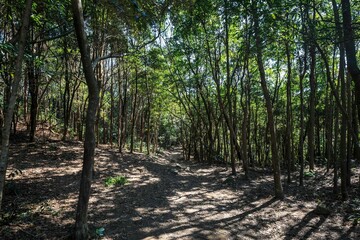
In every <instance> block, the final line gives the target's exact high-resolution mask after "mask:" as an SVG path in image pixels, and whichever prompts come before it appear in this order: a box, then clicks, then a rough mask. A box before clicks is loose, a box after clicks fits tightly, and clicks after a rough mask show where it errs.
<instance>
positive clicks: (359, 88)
mask: <svg viewBox="0 0 360 240" xmlns="http://www.w3.org/2000/svg"><path fill="white" fill-rule="evenodd" d="M341 5H342V15H343V33H344V45H345V49H346V60H347V69H348V71H349V73H350V75H351V78H352V80H353V81H354V84H355V101H356V104H357V106H358V119H359V120H360V111H359V110H360V69H359V67H358V65H357V59H356V49H355V40H354V30H353V27H352V22H351V19H352V17H351V7H350V1H349V0H341Z"/></svg>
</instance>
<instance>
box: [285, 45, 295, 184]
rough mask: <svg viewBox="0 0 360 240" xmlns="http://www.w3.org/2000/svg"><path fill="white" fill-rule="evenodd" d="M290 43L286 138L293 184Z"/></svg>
mask: <svg viewBox="0 0 360 240" xmlns="http://www.w3.org/2000/svg"><path fill="white" fill-rule="evenodd" d="M289 48H290V47H289V42H286V43H285V49H286V59H287V82H286V137H285V139H286V140H285V158H286V162H287V182H288V183H290V182H291V166H292V159H291V158H292V136H291V133H292V131H293V130H292V116H291V115H292V113H291V56H290V49H289Z"/></svg>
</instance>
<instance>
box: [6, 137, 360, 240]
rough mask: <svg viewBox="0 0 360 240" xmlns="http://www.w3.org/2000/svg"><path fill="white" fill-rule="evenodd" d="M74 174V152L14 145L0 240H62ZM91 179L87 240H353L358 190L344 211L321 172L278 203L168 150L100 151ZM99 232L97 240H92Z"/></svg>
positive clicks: (258, 185) (71, 147)
mask: <svg viewBox="0 0 360 240" xmlns="http://www.w3.org/2000/svg"><path fill="white" fill-rule="evenodd" d="M81 166H82V143H80V142H74V141H72V142H61V141H57V140H39V141H37V142H36V143H27V142H26V141H22V140H21V138H20V139H17V140H16V141H15V142H14V143H13V144H12V147H11V159H10V164H9V169H8V175H11V173H14V174H13V175H12V176H10V177H9V178H8V181H7V185H6V186H7V187H6V192H5V199H4V204H3V209H4V211H5V212H4V213H3V215H2V220H1V221H0V239H67V238H68V237H69V233H70V232H71V230H72V227H73V225H74V217H75V209H76V203H77V196H78V189H79V180H80V170H81ZM17 169H19V170H21V172H22V173H20V172H19V171H16V170H17ZM95 169H96V174H95V179H94V181H93V185H92V194H91V199H90V205H89V226H90V231H91V233H92V237H93V238H94V239H130V240H133V239H134V240H136V239H146V240H150V239H154V240H155V239H212V240H217V239H219V240H225V239H285V240H290V239H360V229H359V228H360V227H359V226H358V225H357V224H354V222H355V221H354V220H352V218H360V194H359V188H358V187H353V188H352V189H351V200H349V201H346V202H341V201H340V200H338V199H334V198H332V197H331V196H332V187H331V184H332V173H331V172H330V173H325V171H323V169H319V170H317V171H316V173H315V175H314V176H312V177H309V178H307V179H306V180H305V187H299V186H298V185H297V184H296V183H295V182H296V181H294V183H292V184H285V183H284V191H285V194H286V197H285V199H284V200H282V201H279V200H276V199H274V198H273V197H272V193H273V181H272V176H271V175H270V174H269V173H264V172H261V171H252V172H251V173H250V180H245V179H244V177H243V175H242V174H239V175H238V176H237V177H230V170H227V169H226V168H225V167H224V166H209V165H205V164H200V163H194V162H184V161H182V160H181V155H180V153H179V151H177V150H176V149H175V150H174V151H163V152H162V153H160V154H157V155H155V156H150V157H149V156H147V155H145V154H139V153H133V154H130V153H124V154H119V153H118V152H117V150H116V149H111V148H110V147H109V146H99V147H98V148H97V149H96V162H95ZM357 169H359V167H358V168H357ZM355 174H356V176H354V177H353V179H354V181H355V179H356V181H355V182H354V183H353V185H354V186H359V182H358V179H359V172H357V173H355ZM14 175H15V176H14ZM116 176H125V177H126V178H127V180H128V181H127V183H126V184H125V185H115V186H110V187H106V186H105V179H107V178H108V177H116ZM359 220H360V219H359ZM101 227H103V228H104V229H105V231H104V233H105V234H104V236H102V237H100V236H97V235H96V229H99V228H101Z"/></svg>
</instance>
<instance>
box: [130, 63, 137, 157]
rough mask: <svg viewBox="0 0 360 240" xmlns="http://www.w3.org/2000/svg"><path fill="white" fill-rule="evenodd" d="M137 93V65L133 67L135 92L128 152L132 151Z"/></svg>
mask: <svg viewBox="0 0 360 240" xmlns="http://www.w3.org/2000/svg"><path fill="white" fill-rule="evenodd" d="M137 95H138V71H137V67H135V93H134V105H133V108H132V118H131V133H130V153H133V151H134V138H135V126H136V108H137V97H138V96H137Z"/></svg>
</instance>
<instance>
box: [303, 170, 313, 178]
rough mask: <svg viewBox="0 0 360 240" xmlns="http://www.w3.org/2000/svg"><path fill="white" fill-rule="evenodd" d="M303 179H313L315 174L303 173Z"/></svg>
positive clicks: (311, 172)
mask: <svg viewBox="0 0 360 240" xmlns="http://www.w3.org/2000/svg"><path fill="white" fill-rule="evenodd" d="M304 177H305V178H313V177H315V172H313V171H306V172H304Z"/></svg>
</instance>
